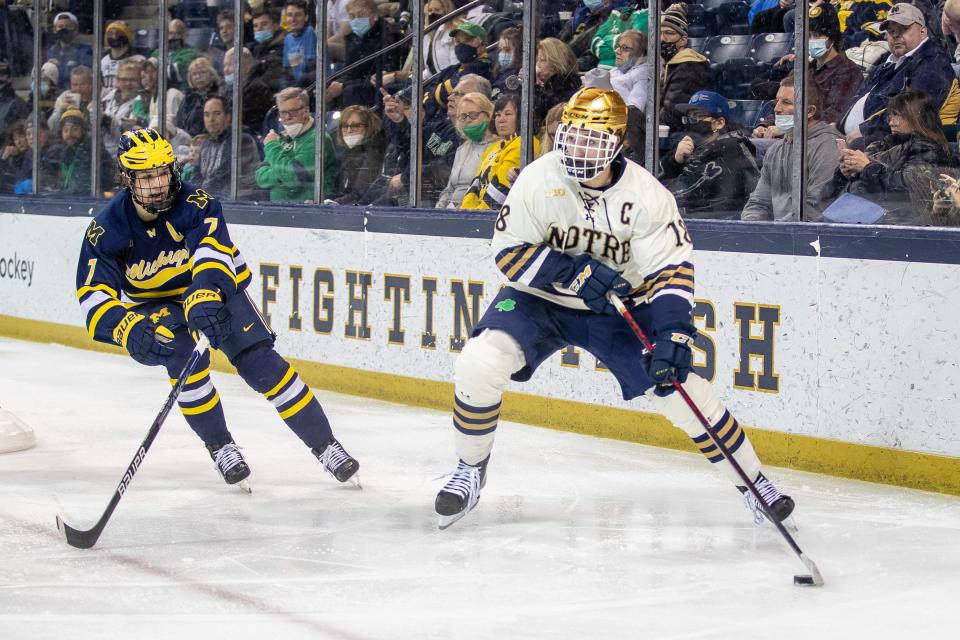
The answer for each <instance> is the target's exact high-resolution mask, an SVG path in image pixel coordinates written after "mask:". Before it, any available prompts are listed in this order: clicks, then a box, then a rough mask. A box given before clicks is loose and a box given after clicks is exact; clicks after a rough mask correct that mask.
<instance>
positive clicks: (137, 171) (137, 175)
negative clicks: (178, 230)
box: [117, 129, 181, 214]
mask: <svg viewBox="0 0 960 640" xmlns="http://www.w3.org/2000/svg"><path fill="white" fill-rule="evenodd" d="M117 163H118V164H119V165H120V173H121V175H122V176H123V177H124V186H126V187H127V189H128V190H129V191H130V194H131V195H132V196H133V200H134V201H135V202H136V203H137V204H139V205H140V206H141V207H143V208H144V209H146V210H147V211H149V212H150V213H154V214H159V213H161V212H163V211H166V210H168V209H170V207H172V206H173V203H174V200H175V199H176V197H177V194H178V193H179V192H180V187H181V183H180V167H179V166H178V165H177V159H176V157H175V156H174V155H173V146H171V144H170V143H169V142H167V140H166V139H164V137H163V136H161V135H160V134H159V133H158V132H157V130H156V129H132V130H130V131H124V132H123V133H122V134H121V135H120V143H119V144H118V145H117ZM162 168H167V171H160V172H158V171H156V169H162Z"/></svg>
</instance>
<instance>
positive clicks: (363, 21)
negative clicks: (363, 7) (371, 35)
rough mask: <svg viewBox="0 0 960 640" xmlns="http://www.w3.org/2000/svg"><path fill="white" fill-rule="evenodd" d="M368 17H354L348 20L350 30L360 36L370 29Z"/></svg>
mask: <svg viewBox="0 0 960 640" xmlns="http://www.w3.org/2000/svg"><path fill="white" fill-rule="evenodd" d="M370 27H371V24H370V18H354V19H353V20H351V21H350V30H351V31H353V34H354V35H355V36H357V37H358V38H362V37H363V36H365V35H367V32H368V31H370Z"/></svg>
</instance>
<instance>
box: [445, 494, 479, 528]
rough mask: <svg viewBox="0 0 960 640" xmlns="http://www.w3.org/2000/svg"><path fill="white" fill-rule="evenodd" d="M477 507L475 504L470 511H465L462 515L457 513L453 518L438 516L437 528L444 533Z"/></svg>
mask: <svg viewBox="0 0 960 640" xmlns="http://www.w3.org/2000/svg"><path fill="white" fill-rule="evenodd" d="M478 502H479V501H478ZM476 506H477V505H476V504H475V505H473V506H472V507H470V508H469V509H464V510H463V511H461V512H460V513H455V514H453V515H452V516H442V515H440V514H437V518H438V522H437V526H439V527H440V530H441V531H443V530H444V529H449V528H450V526H451V525H452V524H453V523H455V522H456V521H457V520H459V519H460V518H462V517H463V516H465V515H467V514H468V513H470V512H471V511H473V510H474V509H475V508H476Z"/></svg>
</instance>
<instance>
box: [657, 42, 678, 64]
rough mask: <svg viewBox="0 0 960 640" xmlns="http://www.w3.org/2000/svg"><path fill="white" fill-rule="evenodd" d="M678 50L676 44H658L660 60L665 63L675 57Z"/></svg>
mask: <svg viewBox="0 0 960 640" xmlns="http://www.w3.org/2000/svg"><path fill="white" fill-rule="evenodd" d="M679 50H680V47H678V46H677V43H676V42H663V41H661V42H660V58H661V59H662V60H663V61H664V62H666V61H668V60H670V59H672V58H673V56H675V55H677V51H679Z"/></svg>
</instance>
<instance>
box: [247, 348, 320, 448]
mask: <svg viewBox="0 0 960 640" xmlns="http://www.w3.org/2000/svg"><path fill="white" fill-rule="evenodd" d="M233 364H234V366H235V367H236V368H237V373H239V374H240V377H242V378H243V379H244V380H245V381H246V383H247V384H248V385H250V387H251V388H252V389H253V390H254V391H257V392H258V393H261V394H263V395H264V397H266V398H267V400H269V401H270V402H271V403H272V404H273V406H274V408H275V409H276V410H277V413H278V414H279V415H280V417H281V418H282V419H283V421H284V422H285V423H287V426H288V427H290V429H291V430H292V431H293V432H294V433H295V434H297V437H298V438H300V439H301V440H302V441H303V442H304V444H306V445H307V446H308V447H310V448H311V449H318V448H319V449H322V448H323V447H325V446H326V445H327V443H329V442H330V441H331V440H333V432H332V431H331V429H330V423H329V421H328V420H327V416H326V415H325V414H324V412H323V409H322V408H321V407H320V403H319V402H317V400H316V398H314V397H313V392H312V391H311V390H310V387H308V386H307V385H306V384H304V382H303V380H301V379H300V376H299V375H297V372H296V370H295V369H294V368H293V367H292V366H291V365H290V364H289V363H288V362H287V361H286V360H284V359H283V358H282V357H281V356H280V354H279V353H277V352H276V351H274V350H273V348H272V347H270V346H268V345H266V344H264V345H258V346H255V347H253V348H251V349H248V350H247V351H244V352H243V353H241V354H240V355H238V356H237V357H236V358H234V360H233Z"/></svg>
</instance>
